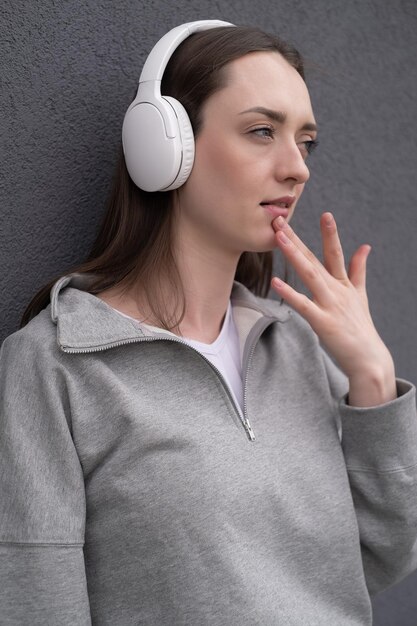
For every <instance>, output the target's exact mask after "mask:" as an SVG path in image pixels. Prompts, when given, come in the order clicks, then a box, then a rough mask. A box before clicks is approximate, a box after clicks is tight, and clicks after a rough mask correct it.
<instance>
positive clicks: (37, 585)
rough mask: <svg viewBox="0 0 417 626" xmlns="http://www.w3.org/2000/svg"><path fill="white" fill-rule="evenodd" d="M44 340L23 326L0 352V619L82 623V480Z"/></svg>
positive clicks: (23, 623) (85, 611)
mask: <svg viewBox="0 0 417 626" xmlns="http://www.w3.org/2000/svg"><path fill="white" fill-rule="evenodd" d="M49 343H50V342H49ZM47 344H48V341H42V338H41V337H37V338H36V337H34V333H33V332H32V333H30V332H26V329H23V330H22V331H19V332H18V333H15V335H12V336H11V337H9V339H7V340H6V341H5V342H4V344H3V346H2V349H1V352H0V615H1V623H2V624H7V625H16V626H17V625H19V626H29V625H30V626H38V625H39V626H40V625H42V626H49V625H50V626H56V625H57V624H60V626H64V625H65V626H66V625H68V626H70V625H71V626H87V625H89V624H91V619H90V610H89V602H88V594H87V584H86V575H85V566H84V558H83V544H84V528H85V491H84V480H83V474H82V469H81V466H80V462H79V459H78V455H77V452H76V450H75V447H74V444H73V440H72V437H71V424H70V419H69V406H68V400H67V395H66V387H65V376H64V374H63V371H62V368H61V367H60V366H59V364H58V363H57V359H56V356H55V357H54V351H53V350H52V349H51V348H49V349H48V345H47Z"/></svg>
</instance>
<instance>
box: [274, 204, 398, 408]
mask: <svg viewBox="0 0 417 626" xmlns="http://www.w3.org/2000/svg"><path fill="white" fill-rule="evenodd" d="M273 227H274V230H275V231H276V240H277V244H278V247H279V249H280V250H281V252H282V253H283V255H284V256H285V258H286V259H287V260H288V262H289V263H291V265H292V266H293V267H294V269H295V271H296V272H297V274H298V275H299V277H300V278H301V280H302V281H303V283H304V284H305V285H306V287H307V288H308V289H309V291H310V293H311V298H309V297H308V296H306V295H304V294H301V293H299V292H298V291H296V290H295V289H293V288H292V287H290V286H289V285H288V284H286V283H284V282H283V281H281V280H280V279H278V278H276V277H274V278H273V279H272V283H271V284H272V287H273V289H274V290H275V291H276V292H277V294H278V295H279V296H281V297H282V298H283V299H284V300H285V301H286V302H287V303H288V304H289V305H290V306H291V307H293V308H294V309H295V310H296V311H297V312H298V313H299V314H300V315H302V317H304V319H305V320H307V322H308V323H309V324H310V326H311V327H312V328H313V330H314V331H315V332H316V333H317V335H318V337H319V338H320V340H321V341H322V343H323V345H324V346H325V347H326V349H327V350H328V351H329V353H330V354H331V355H332V356H333V357H334V358H335V359H336V361H337V362H338V364H339V367H340V368H341V370H342V371H343V372H344V373H345V374H346V376H347V377H348V379H349V404H351V405H352V406H358V407H361V406H362V407H367V406H368V407H369V406H376V405H378V404H383V403H385V402H388V401H390V400H393V399H394V398H396V396H397V393H396V383H395V372H394V363H393V360H392V357H391V354H390V352H389V351H388V348H387V347H386V345H385V344H384V342H383V341H382V339H381V337H380V336H379V335H378V332H377V330H376V328H375V326H374V324H373V321H372V318H371V315H370V312H369V306H368V298H367V294H366V261H367V257H368V254H369V252H370V250H371V248H370V246H368V245H362V246H360V248H358V250H357V251H356V252H355V253H354V254H353V256H352V258H351V261H350V264H349V271H348V272H346V268H345V261H344V256H343V250H342V246H341V244H340V240H339V236H338V233H337V226H336V222H335V220H334V218H333V216H332V214H331V213H323V215H322V216H321V220H320V227H321V236H322V243H323V261H324V262H323V264H322V263H321V262H320V261H319V260H318V259H317V257H316V256H315V255H314V254H313V253H312V252H311V251H310V250H309V249H308V248H307V246H305V245H304V243H303V242H302V241H301V239H300V238H299V237H297V235H296V234H295V232H294V231H293V230H292V228H291V227H290V226H289V224H288V223H287V222H286V221H285V220H284V219H283V218H281V217H278V218H277V219H276V220H274V221H273Z"/></svg>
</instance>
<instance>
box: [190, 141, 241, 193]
mask: <svg viewBox="0 0 417 626" xmlns="http://www.w3.org/2000/svg"><path fill="white" fill-rule="evenodd" d="M194 167H195V169H196V173H198V176H197V177H198V179H199V180H200V181H201V182H202V184H203V185H205V186H207V185H210V186H211V187H212V191H216V189H217V190H219V189H220V188H223V189H224V188H228V187H233V186H234V184H235V183H237V184H242V183H243V182H244V180H245V163H244V160H243V159H242V151H241V150H239V149H238V148H237V146H234V145H233V144H229V145H228V144H227V141H226V142H225V141H223V142H217V141H213V140H210V139H207V140H203V141H202V142H201V144H199V145H198V144H197V145H196V159H195V164H194Z"/></svg>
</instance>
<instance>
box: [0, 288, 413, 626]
mask: <svg viewBox="0 0 417 626" xmlns="http://www.w3.org/2000/svg"><path fill="white" fill-rule="evenodd" d="M87 289H88V278H87V277H77V276H74V277H68V278H66V279H62V280H61V281H59V282H58V283H57V285H56V286H55V288H54V290H53V293H52V298H51V305H50V306H49V307H48V309H46V310H45V311H43V312H42V313H40V314H39V315H38V316H37V317H36V318H35V319H34V320H33V321H32V322H31V323H30V324H29V325H28V326H26V327H25V328H24V329H22V330H21V331H19V332H17V333H15V334H14V335H12V336H11V337H9V338H8V339H7V340H6V341H5V342H4V344H3V347H2V351H1V358H0V419H1V433H0V434H1V439H0V556H1V558H0V624H1V625H2V626H3V625H9V624H13V625H16V626H17V625H19V626H29V625H30V626H38V625H39V626H47V625H50V626H61V625H68V626H87V625H88V624H91V623H92V624H95V625H97V626H107V625H108V626H110V625H111V626H128V625H138V624H143V625H149V626H160V625H169V626H171V625H172V626H223V625H224V626H254V625H259V626H273V625H274V626H275V625H282V626H302V625H306V626H359V625H360V626H365V625H366V626H369V625H370V624H371V621H372V616H371V603H370V598H369V594H373V593H377V592H378V591H380V590H382V589H384V588H386V587H387V586H389V585H392V584H394V583H395V582H397V581H399V580H400V579H401V578H403V577H404V576H406V575H407V574H409V573H410V572H411V571H412V570H413V569H414V568H416V567H417V549H416V538H417V419H416V413H415V397H414V393H415V392H414V388H413V387H412V385H410V384H409V383H406V382H405V381H398V394H399V397H398V399H396V400H394V401H393V402H390V403H388V404H385V405H383V406H379V407H374V408H367V409H363V408H355V407H351V406H348V405H347V404H346V399H345V397H344V394H345V392H346V380H345V379H344V377H343V376H342V375H341V373H340V372H339V370H337V368H336V367H335V366H334V364H333V363H332V361H331V360H330V359H329V358H328V357H327V355H326V354H325V353H324V352H323V350H322V349H321V347H320V345H319V342H318V340H317V337H316V336H315V334H314V333H313V332H312V331H311V329H310V327H309V326H308V325H307V324H306V323H305V322H304V321H303V320H302V319H301V318H300V317H299V316H298V315H297V314H295V313H294V312H292V311H290V310H289V309H288V308H287V307H286V306H285V305H280V304H279V303H277V302H274V301H268V300H261V299H259V298H255V297H254V296H253V295H252V294H250V293H249V292H248V291H247V290H246V289H245V288H243V287H242V286H241V285H238V284H236V285H235V287H234V290H233V294H232V304H233V314H234V317H235V321H236V324H237V327H238V332H239V337H240V342H241V352H242V360H243V377H244V414H243V416H242V415H240V414H239V411H238V410H237V408H236V406H235V405H234V403H233V399H232V397H231V395H230V392H229V390H228V388H227V386H226V385H225V382H224V380H223V379H222V377H221V375H220V374H219V372H218V371H216V370H215V369H213V367H212V366H211V365H210V363H209V362H208V361H207V360H206V359H205V358H204V357H203V356H201V355H200V354H199V353H198V352H196V351H195V350H194V349H193V348H191V347H190V346H187V345H186V344H185V343H184V342H182V341H181V340H180V339H178V338H175V337H173V336H172V335H170V334H167V333H165V332H164V331H160V332H158V333H151V332H149V331H147V330H146V329H145V328H144V327H141V326H140V325H139V324H136V323H135V322H134V321H131V320H129V319H127V318H124V317H122V316H120V315H119V314H118V313H117V312H115V311H113V310H112V309H111V308H110V307H108V306H107V305H106V304H105V303H104V302H102V301H101V300H99V299H98V298H96V297H95V296H93V295H91V294H89V293H88V292H87V291H86V290H87Z"/></svg>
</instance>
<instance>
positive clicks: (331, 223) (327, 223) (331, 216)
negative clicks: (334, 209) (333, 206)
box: [324, 213, 333, 226]
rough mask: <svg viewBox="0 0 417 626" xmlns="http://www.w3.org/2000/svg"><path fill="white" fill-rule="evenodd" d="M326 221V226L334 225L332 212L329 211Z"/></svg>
mask: <svg viewBox="0 0 417 626" xmlns="http://www.w3.org/2000/svg"><path fill="white" fill-rule="evenodd" d="M324 223H325V224H326V226H333V215H332V214H331V213H327V215H326V217H325V218H324Z"/></svg>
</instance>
